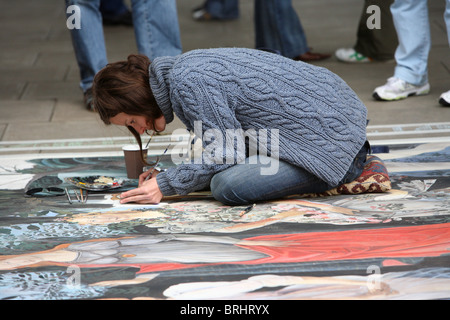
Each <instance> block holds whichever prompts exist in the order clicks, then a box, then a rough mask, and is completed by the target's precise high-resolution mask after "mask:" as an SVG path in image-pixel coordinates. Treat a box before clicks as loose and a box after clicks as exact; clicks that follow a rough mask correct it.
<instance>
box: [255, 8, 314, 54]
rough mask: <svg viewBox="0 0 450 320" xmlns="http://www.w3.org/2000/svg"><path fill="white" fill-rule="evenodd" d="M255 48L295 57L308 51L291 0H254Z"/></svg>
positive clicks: (303, 33)
mask: <svg viewBox="0 0 450 320" xmlns="http://www.w3.org/2000/svg"><path fill="white" fill-rule="evenodd" d="M255 36H256V48H257V49H260V48H265V49H271V50H274V51H278V52H280V53H281V55H283V56H285V57H288V58H295V57H297V56H299V55H302V54H304V53H306V52H308V51H309V48H308V43H307V40H306V36H305V32H304V30H303V27H302V24H301V22H300V19H299V17H298V15H297V13H296V12H295V10H294V7H293V6H292V0H255Z"/></svg>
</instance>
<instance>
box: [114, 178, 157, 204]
mask: <svg viewBox="0 0 450 320" xmlns="http://www.w3.org/2000/svg"><path fill="white" fill-rule="evenodd" d="M147 173H149V172H146V173H143V174H142V175H141V176H140V177H139V187H138V188H136V189H133V190H130V191H127V192H124V193H122V194H121V195H120V203H128V202H136V203H159V202H160V201H161V199H162V198H163V194H162V193H161V190H159V187H158V183H157V181H156V175H155V177H154V178H151V179H149V180H147V181H144V180H145V177H144V178H142V176H144V175H145V176H147V175H148V174H147ZM146 174H147V175H146ZM141 180H142V182H141Z"/></svg>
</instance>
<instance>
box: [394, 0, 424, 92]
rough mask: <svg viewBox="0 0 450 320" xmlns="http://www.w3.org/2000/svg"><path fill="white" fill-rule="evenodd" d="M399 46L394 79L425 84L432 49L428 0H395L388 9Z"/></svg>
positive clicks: (418, 84)
mask: <svg viewBox="0 0 450 320" xmlns="http://www.w3.org/2000/svg"><path fill="white" fill-rule="evenodd" d="M391 12H392V17H393V19H394V25H395V29H396V30H397V35H398V41H399V46H398V47H397V50H396V52H395V60H396V62H397V66H396V67H395V73H394V77H396V78H399V79H402V80H404V81H406V82H408V83H411V84H413V85H416V86H420V85H424V84H426V83H427V82H428V54H429V52H430V47H431V35H430V22H429V19H428V2H427V0H396V1H395V2H394V3H393V4H392V6H391Z"/></svg>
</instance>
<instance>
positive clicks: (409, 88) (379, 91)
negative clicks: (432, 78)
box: [373, 77, 430, 101]
mask: <svg viewBox="0 0 450 320" xmlns="http://www.w3.org/2000/svg"><path fill="white" fill-rule="evenodd" d="M429 92H430V84H429V83H426V84H424V85H423V86H415V85H413V84H410V83H408V82H406V81H404V80H402V79H399V78H395V77H391V78H389V79H388V81H387V83H386V84H385V85H384V86H381V87H378V88H376V89H375V91H374V92H373V97H374V98H375V99H377V100H385V101H393V100H400V99H405V98H408V97H409V96H420V95H424V94H428V93H429Z"/></svg>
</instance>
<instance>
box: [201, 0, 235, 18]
mask: <svg viewBox="0 0 450 320" xmlns="http://www.w3.org/2000/svg"><path fill="white" fill-rule="evenodd" d="M205 10H206V11H207V12H208V13H209V14H211V16H212V17H213V18H215V19H220V20H232V19H237V18H239V0H208V1H206V4H205Z"/></svg>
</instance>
